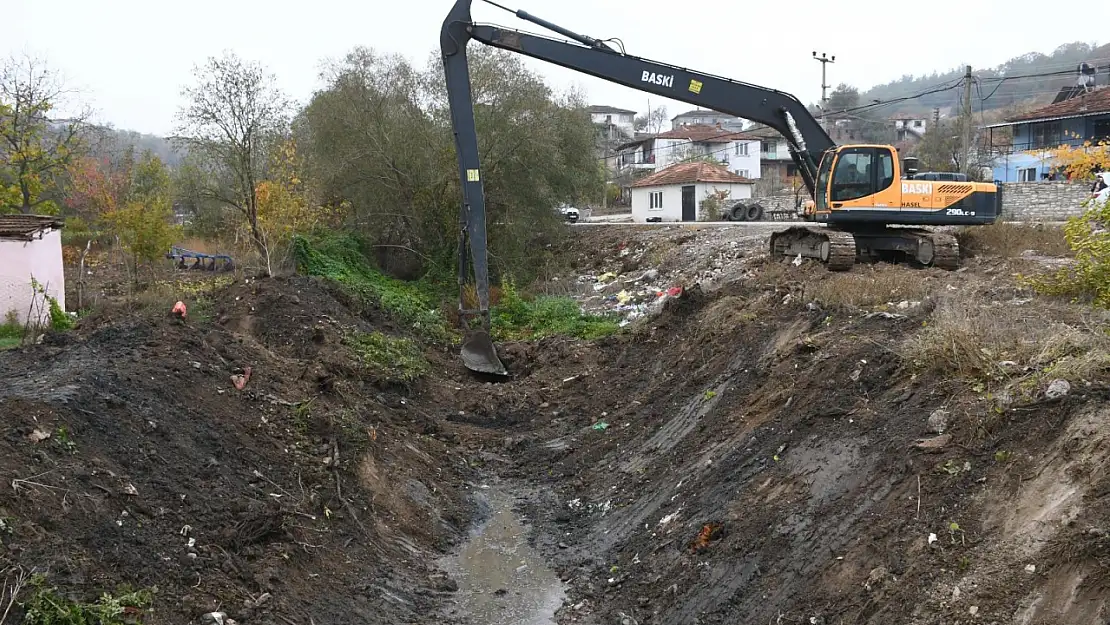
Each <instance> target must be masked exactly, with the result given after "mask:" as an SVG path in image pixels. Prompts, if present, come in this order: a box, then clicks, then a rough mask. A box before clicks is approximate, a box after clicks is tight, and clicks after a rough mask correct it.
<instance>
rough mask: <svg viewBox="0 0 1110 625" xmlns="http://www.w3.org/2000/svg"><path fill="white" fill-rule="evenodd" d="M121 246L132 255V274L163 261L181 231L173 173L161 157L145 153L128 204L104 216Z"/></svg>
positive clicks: (139, 163) (133, 173) (125, 202)
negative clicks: (176, 215) (172, 197)
mask: <svg viewBox="0 0 1110 625" xmlns="http://www.w3.org/2000/svg"><path fill="white" fill-rule="evenodd" d="M104 219H105V221H106V222H107V223H108V224H109V226H110V228H111V229H112V232H113V233H114V234H115V235H116V236H118V237H119V242H120V245H121V246H123V248H124V249H125V250H127V251H128V252H129V253H130V254H131V262H132V267H131V269H132V270H133V273H132V275H133V276H134V277H135V279H136V280H137V279H138V275H139V274H138V270H139V265H140V264H141V263H142V262H144V261H145V262H146V263H153V262H155V261H157V260H158V259H160V258H163V257H164V255H165V254H166V252H168V251H169V248H170V246H171V245H173V243H174V240H175V239H176V238H177V237H178V236H179V235H180V228H179V227H177V226H175V225H174V224H173V204H172V202H171V200H170V174H169V171H168V170H167V168H166V166H165V164H164V163H163V162H162V160H161V159H160V158H158V157H157V156H155V155H154V154H153V153H151V152H150V151H149V150H148V151H146V152H144V153H143V155H142V156H141V157H140V158H139V160H138V162H137V163H135V167H134V168H133V170H132V178H131V184H130V187H129V192H128V195H127V198H126V201H124V202H123V204H122V205H121V206H119V207H118V208H115V209H114V210H111V211H109V212H108V213H107V214H105V216H104Z"/></svg>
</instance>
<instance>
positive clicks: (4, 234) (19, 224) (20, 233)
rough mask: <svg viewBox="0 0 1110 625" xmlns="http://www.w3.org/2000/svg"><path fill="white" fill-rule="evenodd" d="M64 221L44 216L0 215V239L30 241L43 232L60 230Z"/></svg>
mask: <svg viewBox="0 0 1110 625" xmlns="http://www.w3.org/2000/svg"><path fill="white" fill-rule="evenodd" d="M64 224H65V221H64V220H62V219H61V218H60V217H50V216H46V215H0V239H19V240H21V241H30V240H31V239H33V238H34V237H35V235H37V234H38V233H39V232H42V231H43V230H51V229H54V228H61V227H62V226H63V225H64Z"/></svg>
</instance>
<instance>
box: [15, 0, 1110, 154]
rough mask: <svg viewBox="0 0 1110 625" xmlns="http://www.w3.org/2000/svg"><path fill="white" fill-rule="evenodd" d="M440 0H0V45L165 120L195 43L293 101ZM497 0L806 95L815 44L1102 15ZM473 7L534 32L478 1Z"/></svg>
mask: <svg viewBox="0 0 1110 625" xmlns="http://www.w3.org/2000/svg"><path fill="white" fill-rule="evenodd" d="M452 1H453V0H391V1H386V0H312V1H305V0H299V1H296V2H294V1H291V0H189V1H188V2H175V3H168V2H167V3H162V2H151V1H150V0H142V1H140V0H0V5H3V6H4V10H3V15H4V22H5V24H4V33H5V37H4V40H3V41H0V52H4V53H13V52H14V53H24V52H26V53H31V54H34V55H38V56H40V57H43V58H45V59H46V60H47V61H48V62H49V63H50V65H51V66H52V67H54V68H56V69H59V70H61V71H62V72H63V74H64V76H65V78H66V79H67V81H68V82H69V83H70V84H71V85H73V86H75V87H79V88H80V89H82V90H83V91H84V93H85V94H86V97H87V99H88V101H90V102H91V104H92V105H93V106H94V107H95V108H96V110H97V112H98V120H99V121H102V122H109V123H112V124H113V125H115V126H116V127H118V128H127V129H133V130H138V131H141V132H149V133H158V134H164V133H167V132H169V131H170V130H171V129H172V128H173V116H174V113H175V111H176V110H177V108H178V106H179V105H180V99H179V98H180V96H179V93H180V90H181V87H182V86H183V85H184V84H186V83H188V82H189V81H190V79H191V69H192V66H193V65H194V64H196V63H199V62H202V61H203V60H204V59H205V58H206V57H207V56H209V55H218V54H219V53H220V52H221V51H222V50H224V49H231V50H234V51H235V52H236V53H238V54H239V55H240V56H242V57H244V58H249V59H253V60H257V61H260V62H262V63H264V64H265V65H266V66H268V67H269V68H270V69H271V70H272V71H273V72H274V73H276V74H277V76H278V79H279V81H280V83H281V86H282V87H283V88H284V89H285V90H286V91H287V92H288V93H289V94H290V95H291V96H293V97H294V98H296V99H298V100H300V101H302V102H303V101H306V100H307V98H308V97H309V96H310V95H311V93H312V92H313V90H314V89H316V88H318V87H319V80H318V74H319V66H320V61H321V60H323V59H325V58H329V57H337V56H341V55H342V54H343V53H344V52H346V51H347V50H349V49H351V48H352V47H354V46H357V45H365V46H368V47H371V48H374V49H375V50H378V51H381V52H394V53H401V54H404V55H406V56H408V57H409V58H410V59H412V60H413V61H416V62H419V63H421V64H423V63H424V61H425V59H426V58H427V57H428V54H429V53H430V52H432V51H435V50H438V45H439V28H440V25H441V23H442V20H443V17H444V16H445V15H446V14H447V11H448V9H449V8H450V5H451V2H452ZM12 3H14V5H15V9H14V11H12V10H11V8H10V6H11V4H12ZM502 3H503V4H507V5H509V6H511V7H513V8H517V9H524V10H526V11H528V12H530V13H533V14H535V15H538V16H540V17H543V18H545V19H547V20H550V21H552V22H555V23H557V24H560V25H562V26H564V27H567V28H570V29H571V30H575V31H577V32H580V33H584V34H588V35H590V36H594V37H598V38H602V39H604V38H608V37H619V38H620V39H621V40H623V41H624V44H625V46H626V47H627V50H628V52H629V53H630V54H635V55H638V56H643V57H647V58H650V59H654V60H659V61H664V62H667V63H671V64H674V65H679V66H684V67H689V68H692V69H696V70H700V71H705V72H709V73H714V74H719V75H724V76H728V77H731V78H735V79H738V80H743V81H746V82H751V83H756V84H760V85H764V86H768V87H774V88H777V89H780V90H783V91H787V92H790V93H793V94H794V95H796V96H798V98H799V99H801V100H802V101H803V102H807V103H808V102H813V101H816V100H817V99H818V98H819V97H820V93H821V91H820V85H821V64H820V63H818V62H817V61H815V60H813V58H812V55H811V52H812V51H814V50H816V51H817V52H818V53H821V52H826V53H828V54H830V55H833V54H835V55H836V63H835V64H830V65H829V66H828V70H829V82H830V84H833V85H835V84H837V83H840V82H847V83H849V84H854V85H856V86H859V87H861V88H866V87H868V86H870V85H872V84H876V83H882V82H887V81H889V80H893V79H896V78H898V77H900V76H902V75H904V74H921V73H929V72H932V71H933V70H946V69H950V68H953V67H957V66H960V65H963V64H967V63H970V64H971V65H972V66H974V67H992V66H995V65H997V64H999V63H1001V62H1003V61H1005V60H1007V59H1009V58H1011V57H1013V56H1016V55H1019V54H1024V53H1026V52H1030V51H1038V52H1044V53H1049V52H1051V51H1052V50H1053V49H1054V48H1055V47H1056V46H1058V45H1060V44H1062V43H1066V42H1070V41H1077V40H1078V41H1088V42H1092V43H1096V42H1097V43H1102V42H1104V39H1105V35H1103V34H1102V33H1101V32H1100V30H1101V29H1104V28H1105V24H1104V22H1103V21H1102V20H1097V19H1092V20H1086V21H1084V20H1066V21H1065V22H1059V20H1056V22H1058V24H1057V27H1046V25H1045V23H1044V21H1043V19H1041V18H1038V17H1036V15H1039V14H1041V13H1043V11H1042V10H1041V9H1043V4H1041V3H1037V4H1034V3H1033V2H1030V1H1029V0H1014V1H1010V2H1001V1H1000V0H982V1H979V2H967V1H966V0H933V2H930V3H926V4H920V3H918V4H914V3H908V4H906V3H901V4H899V3H894V4H890V3H885V4H884V3H879V2H876V3H874V4H865V3H861V2H855V3H850V4H847V5H837V4H836V3H830V2H827V1H825V2H816V1H808V0H795V2H793V3H787V2H784V1H781V0H780V1H776V2H682V1H670V2H665V1H662V0H640V1H639V2H629V1H628V0H620V1H614V0H559V1H558V2H551V1H550V0H547V1H544V2H541V1H540V0H502ZM838 6H843V7H844V8H836V7H838ZM869 6H870V7H873V8H868V9H864V8H863V7H869ZM849 7H851V8H849ZM474 17H475V19H476V20H477V21H484V22H496V23H499V24H502V25H506V26H516V27H521V28H523V29H525V30H531V31H533V32H535V31H537V30H538V27H536V26H533V25H531V24H529V23H526V22H522V21H520V20H518V19H517V18H516V17H514V16H513V15H511V14H508V13H505V12H503V11H500V10H499V9H495V8H493V7H491V6H489V5H487V4H485V3H483V2H481V1H480V0H476V2H475V7H474ZM13 19H14V23H13ZM1056 22H1054V23H1056ZM1102 32H1104V31H1102ZM13 35H14V38H13ZM1100 37H1101V38H1103V39H1102V40H1100ZM471 45H474V46H477V45H481V44H477V43H472V44H471ZM890 45H893V46H897V47H893V48H892V47H886V46H890ZM527 62H528V64H529V65H530V66H531V67H533V68H535V69H537V70H539V71H541V72H542V73H543V74H544V75H546V76H547V77H549V79H550V81H551V83H552V85H553V86H556V87H557V88H566V87H569V86H572V85H574V86H578V87H581V88H583V89H585V90H586V91H587V93H588V95H589V99H590V102H591V103H593V104H609V105H613V106H619V107H623V108H629V109H634V110H637V111H640V112H643V111H645V110H646V109H647V106H648V96H647V94H644V93H642V92H639V91H636V90H633V89H628V88H624V87H619V86H616V85H612V84H609V83H607V82H605V81H603V80H600V79H596V78H592V77H589V76H583V75H581V74H577V73H575V72H571V71H570V70H565V69H563V68H559V67H554V66H551V65H548V64H545V63H541V62H539V61H533V60H531V59H528V60H527ZM660 104H666V105H667V109H668V112H669V113H670V115H671V116H673V115H675V114H677V113H679V112H681V111H683V110H685V109H688V108H692V107H689V106H687V105H685V104H682V103H675V102H661V101H660V100H659V99H658V98H656V99H655V100H654V101H652V102H651V105H652V106H653V107H658V106H659V105H660Z"/></svg>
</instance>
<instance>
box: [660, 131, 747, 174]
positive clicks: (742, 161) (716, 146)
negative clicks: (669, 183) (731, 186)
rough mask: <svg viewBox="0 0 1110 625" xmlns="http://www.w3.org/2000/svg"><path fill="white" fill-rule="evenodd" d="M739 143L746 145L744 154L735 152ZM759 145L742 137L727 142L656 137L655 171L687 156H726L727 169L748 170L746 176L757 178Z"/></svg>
mask: <svg viewBox="0 0 1110 625" xmlns="http://www.w3.org/2000/svg"><path fill="white" fill-rule="evenodd" d="M740 143H745V144H747V145H748V153H747V155H746V156H745V155H737V154H736V145H737V144H740ZM759 145H760V142H759V141H758V140H756V139H743V140H740V141H732V142H730V143H727V144H726V143H703V142H700V141H695V142H691V141H690V140H689V139H656V140H655V171H659V170H661V169H666V168H667V167H670V166H671V165H674V164H675V163H678V162H681V161H684V160H686V159H688V158H693V157H695V156H702V155H709V156H712V157H713V158H715V159H717V160H718V161H722V162H724V161H725V159H726V158H727V160H728V165H727V167H728V170H729V171H731V172H732V173H734V174H739V173H740V171H741V170H744V171H747V172H748V174H747V177H748V178H759Z"/></svg>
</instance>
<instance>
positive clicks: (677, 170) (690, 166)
mask: <svg viewBox="0 0 1110 625" xmlns="http://www.w3.org/2000/svg"><path fill="white" fill-rule="evenodd" d="M695 182H721V183H734V182H746V183H751V182H752V181H751V180H749V179H748V178H745V177H743V176H738V175H736V174H734V173H732V172H731V171H729V170H727V169H725V167H724V165H715V164H713V163H706V162H705V161H695V162H692V163H679V164H677V165H671V166H670V167H667V168H666V169H662V170H659V171H657V172H655V173H654V174H651V175H650V176H645V177H643V178H641V179H639V180H637V181H636V182H633V183H632V186H633V187H656V186H659V185H667V184H693V183H695Z"/></svg>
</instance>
